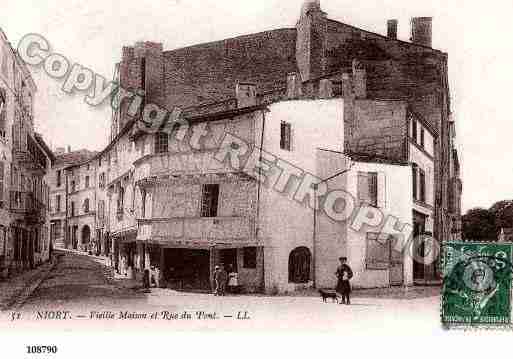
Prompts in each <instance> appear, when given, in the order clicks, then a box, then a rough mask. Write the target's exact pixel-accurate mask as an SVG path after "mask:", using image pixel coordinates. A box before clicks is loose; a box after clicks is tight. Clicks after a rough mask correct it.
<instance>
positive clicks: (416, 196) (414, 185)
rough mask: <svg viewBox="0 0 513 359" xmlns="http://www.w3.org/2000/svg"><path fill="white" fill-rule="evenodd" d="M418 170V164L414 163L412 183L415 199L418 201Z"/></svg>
mask: <svg viewBox="0 0 513 359" xmlns="http://www.w3.org/2000/svg"><path fill="white" fill-rule="evenodd" d="M417 172H418V168H417V165H415V164H414V165H413V167H412V185H413V188H412V189H413V199H414V200H415V201H416V200H417V199H418V193H417Z"/></svg>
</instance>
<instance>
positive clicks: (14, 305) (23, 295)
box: [5, 257, 59, 311]
mask: <svg viewBox="0 0 513 359" xmlns="http://www.w3.org/2000/svg"><path fill="white" fill-rule="evenodd" d="M58 261H59V258H58V257H55V258H54V259H52V261H51V264H50V266H49V267H48V269H46V270H44V271H41V275H40V276H39V278H38V279H36V280H35V281H34V282H32V283H30V284H28V285H27V286H25V287H24V288H23V289H22V290H20V291H19V292H18V293H17V294H16V295H15V298H16V299H15V300H14V301H12V302H11V303H9V304H8V305H7V306H6V308H5V310H6V311H7V310H12V309H15V310H19V309H20V308H21V307H22V306H23V305H24V304H25V303H26V301H27V300H28V299H29V298H30V296H31V295H32V293H34V292H35V291H36V289H37V288H38V287H39V286H40V285H41V283H43V282H44V281H45V280H46V279H47V278H48V276H49V274H50V272H52V271H53V270H54V268H55V267H56V266H57V263H58Z"/></svg>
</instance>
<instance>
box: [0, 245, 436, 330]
mask: <svg viewBox="0 0 513 359" xmlns="http://www.w3.org/2000/svg"><path fill="white" fill-rule="evenodd" d="M437 291H438V290H437V289H435V288H431V289H430V288H427V289H410V290H409V291H408V292H406V293H405V292H404V290H403V289H394V290H366V291H355V293H354V294H355V295H354V298H353V304H352V305H351V306H345V305H337V304H334V303H331V302H328V303H322V301H321V299H320V298H319V297H318V296H317V295H316V294H315V293H314V292H304V293H298V294H297V295H294V296H292V295H291V296H276V297H272V296H265V295H252V296H250V295H242V296H226V297H214V296H212V295H210V294H206V293H183V292H176V291H173V290H169V289H160V288H152V289H151V293H144V291H143V290H142V289H141V287H140V285H139V283H136V282H135V281H132V280H127V279H117V278H114V276H113V273H112V270H111V269H110V268H108V267H107V266H106V265H105V263H104V261H103V260H102V259H100V258H96V257H90V256H85V255H80V254H76V253H66V254H63V255H58V256H57V263H56V266H55V267H54V268H53V270H52V271H51V272H50V273H48V274H47V277H46V279H45V280H43V281H42V282H41V284H40V285H39V287H38V288H37V289H36V290H34V291H33V293H31V294H30V296H29V297H28V298H27V300H26V301H24V302H25V303H24V305H23V307H22V308H21V311H22V312H23V313H24V314H23V316H24V319H25V321H24V325H27V326H29V327H38V328H39V326H41V327H46V328H48V326H51V327H52V328H53V327H55V328H57V329H60V328H62V329H67V328H72V327H73V325H76V321H81V323H83V326H84V327H91V328H95V327H97V326H100V327H101V328H104V329H114V328H133V327H134V326H136V327H137V328H141V329H156V328H159V327H160V328H161V326H165V327H168V328H169V327H170V325H171V324H172V325H171V327H170V328H171V329H196V330H200V329H212V330H219V329H221V328H226V329H228V330H235V329H244V328H247V329H249V328H250V329H262V330H263V329H277V330H279V329H286V330H301V329H313V328H315V329H317V330H327V331H333V330H337V331H340V330H342V331H344V330H358V329H360V330H368V329H369V328H375V329H376V330H379V328H381V327H382V326H387V327H389V326H390V327H403V328H407V327H408V325H410V324H413V323H414V324H415V325H416V326H417V328H418V329H421V328H424V329H426V330H432V329H433V328H438V327H439V324H438V320H439V314H438V313H439V312H438V310H439V300H438V296H437ZM41 311H44V312H46V311H61V312H62V311H69V313H70V315H71V318H68V319H69V320H67V321H59V320H54V321H51V322H50V323H49V322H48V321H47V320H45V321H42V320H37V313H38V312H41ZM93 312H97V313H106V312H110V313H112V314H113V315H115V316H116V318H117V317H118V316H119V314H120V313H122V312H127V313H129V314H130V315H132V314H134V315H139V314H141V313H155V312H158V313H159V315H161V314H162V313H164V312H167V313H170V315H171V313H178V314H181V313H184V312H188V313H190V314H191V318H190V319H189V320H180V321H178V320H174V319H173V318H172V317H171V316H169V317H168V318H167V320H159V321H149V320H135V318H131V320H130V319H128V320H110V321H109V320H108V319H106V318H94V319H91V314H92V313H93ZM199 312H203V313H204V314H205V315H204V316H202V317H201V318H199V317H197V315H199ZM214 313H215V314H214ZM212 314H214V318H212V317H211V315H212ZM237 317H239V318H240V319H238V318H237ZM248 318H249V319H248ZM137 319H141V318H137ZM161 319H162V318H161ZM213 319H215V320H213ZM6 320H7V319H4V320H3V321H4V323H5V321H6ZM378 323H379V326H378ZM161 329H162V328H161Z"/></svg>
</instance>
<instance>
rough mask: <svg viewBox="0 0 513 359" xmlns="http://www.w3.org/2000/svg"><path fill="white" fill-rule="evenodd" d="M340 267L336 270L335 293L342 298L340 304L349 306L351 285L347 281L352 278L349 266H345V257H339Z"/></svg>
mask: <svg viewBox="0 0 513 359" xmlns="http://www.w3.org/2000/svg"><path fill="white" fill-rule="evenodd" d="M339 261H340V266H339V267H338V268H337V273H335V274H336V275H337V278H338V281H337V293H339V294H340V296H341V297H342V301H341V302H340V304H347V305H349V304H351V299H350V298H349V296H350V294H351V284H350V283H349V281H350V280H351V279H352V278H353V271H352V269H351V267H349V265H347V257H340V258H339Z"/></svg>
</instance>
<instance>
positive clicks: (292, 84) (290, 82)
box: [287, 72, 303, 99]
mask: <svg viewBox="0 0 513 359" xmlns="http://www.w3.org/2000/svg"><path fill="white" fill-rule="evenodd" d="M302 95H303V83H302V81H301V75H300V74H298V73H297V72H291V73H289V74H288V75H287V98H288V99H297V98H299V97H301V96H302Z"/></svg>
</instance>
